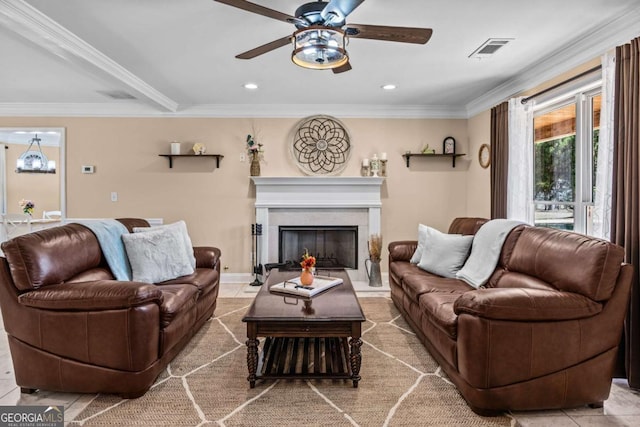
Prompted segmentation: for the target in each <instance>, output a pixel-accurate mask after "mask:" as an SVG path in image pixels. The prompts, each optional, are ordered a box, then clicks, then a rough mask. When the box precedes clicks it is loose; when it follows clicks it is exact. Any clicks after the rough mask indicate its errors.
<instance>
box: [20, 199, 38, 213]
mask: <svg viewBox="0 0 640 427" xmlns="http://www.w3.org/2000/svg"><path fill="white" fill-rule="evenodd" d="M18 204H19V205H20V207H21V208H22V212H24V213H25V214H27V215H31V214H32V213H33V208H35V207H36V205H35V204H34V203H33V202H32V201H31V200H27V199H22V200H20V202H18Z"/></svg>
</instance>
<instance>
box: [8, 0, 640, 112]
mask: <svg viewBox="0 0 640 427" xmlns="http://www.w3.org/2000/svg"><path fill="white" fill-rule="evenodd" d="M254 2H255V3H258V4H261V5H263V6H267V7H269V8H272V9H276V10H278V11H282V12H285V13H288V14H293V13H294V11H295V9H296V8H297V7H298V6H300V5H301V4H302V3H303V2H304V0H271V1H269V0H254ZM347 22H351V23H358V24H375V25H393V26H413V27H427V28H432V29H433V36H432V38H431V40H430V41H429V42H428V43H427V44H426V45H413V44H402V43H393V42H383V41H374V40H365V39H352V40H351V41H350V44H349V45H348V48H347V49H348V51H349V56H350V62H351V64H352V66H353V70H351V71H349V72H346V73H343V74H333V73H332V72H331V71H315V70H307V69H302V68H300V67H297V66H296V65H294V64H293V63H292V62H291V60H290V55H291V49H290V48H289V47H288V46H286V47H283V48H280V49H277V50H275V51H272V52H270V53H267V54H264V55H262V56H259V57H257V58H255V59H251V60H240V59H235V58H234V56H235V55H237V54H239V53H241V52H244V51H246V50H249V49H252V48H254V47H257V46H259V45H262V44H264V43H267V42H270V41H273V40H276V39H278V38H281V37H283V36H286V35H288V34H291V33H292V32H293V31H294V30H295V28H294V27H293V25H291V24H287V23H285V22H281V21H276V20H274V19H270V18H267V17H264V16H259V15H255V14H252V13H249V12H245V11H242V10H239V9H236V8H233V7H230V6H227V5H224V4H221V3H217V2H214V1H213V0H135V1H133V0H110V1H104V0H27V1H22V0H0V53H1V57H2V62H0V115H123V116H127V115H151V116H153V115H167V116H253V117H260V116H267V117H277V116H304V115H307V114H316V113H325V114H338V115H340V116H352V117H358V116H361V117H362V116H363V117H377V116H381V117H382V116H391V117H394V116H395V117H469V116H470V115H473V114H475V113H477V112H480V111H482V110H485V109H487V108H489V107H491V106H492V105H495V104H496V103H498V102H500V101H501V100H503V99H505V98H507V97H509V96H511V95H513V94H515V93H517V92H519V91H521V90H525V89H529V88H531V87H533V86H534V85H537V84H540V83H542V82H543V81H545V80H547V79H549V78H552V77H554V76H557V75H558V74H560V73H562V72H565V71H567V70H570V69H572V68H574V67H576V66H578V65H580V64H582V63H585V62H587V61H589V60H591V59H593V58H596V57H598V56H599V55H600V54H602V53H603V52H604V51H606V50H608V49H610V48H612V47H614V46H616V45H618V44H622V43H624V42H627V41H629V40H630V39H632V38H633V37H636V36H638V35H640V34H638V30H639V29H640V25H639V24H640V1H639V0H563V1H557V0H536V1H526V2H525V1H522V0H520V1H515V0H485V1H469V0H447V1H445V0H401V1H384V0H367V1H365V2H364V3H363V4H362V5H360V7H358V8H357V9H356V10H355V11H354V12H353V13H352V14H351V15H349V17H348V19H347ZM491 37H497V38H513V39H515V40H513V41H512V42H511V43H510V44H509V45H507V46H506V47H504V48H502V49H501V50H500V51H498V53H496V55H494V56H493V57H491V58H487V59H483V60H477V59H470V58H468V56H469V55H470V54H471V53H472V52H473V51H474V50H475V49H476V48H477V47H478V46H480V44H482V43H483V42H485V41H486V40H487V39H488V38H491ZM246 82H255V83H257V84H258V85H259V89H258V90H256V91H248V90H246V89H244V88H243V84H244V83H246ZM386 83H394V84H396V85H397V86H398V88H397V90H395V91H392V92H387V91H383V90H381V88H380V87H381V86H382V85H383V84H386ZM113 90H118V91H124V92H127V93H129V94H131V95H134V96H135V97H136V98H137V99H136V100H118V101H116V100H113V99H111V98H109V97H106V96H104V95H102V94H100V93H99V91H113Z"/></svg>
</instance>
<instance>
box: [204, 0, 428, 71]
mask: <svg viewBox="0 0 640 427" xmlns="http://www.w3.org/2000/svg"><path fill="white" fill-rule="evenodd" d="M214 1H217V2H219V3H224V4H227V5H229V6H233V7H237V8H238V9H242V10H246V11H248V12H252V13H257V14H258V15H262V16H266V17H268V18H272V19H277V20H279V21H284V22H288V23H291V24H294V25H295V26H296V28H297V30H296V31H295V32H294V33H293V34H292V35H289V36H286V37H282V38H280V39H278V40H274V41H272V42H269V43H266V44H264V45H262V46H258V47H256V48H255V49H251V50H248V51H246V52H243V53H241V54H239V55H236V58H238V59H251V58H255V57H256V56H259V55H262V54H264V53H267V52H270V51H272V50H275V49H278V48H280V47H283V46H286V45H288V44H290V43H293V47H294V50H293V53H292V54H291V59H292V61H293V62H294V63H295V64H297V65H300V66H301V67H304V68H312V69H319V70H326V69H331V70H333V72H334V73H336V74H337V73H343V72H345V71H349V70H350V69H351V64H350V63H349V55H348V53H347V51H346V49H345V47H346V40H347V38H352V37H353V38H361V39H373V40H385V41H392V42H401V43H416V44H425V43H426V42H427V41H429V39H430V38H431V34H432V32H433V31H432V30H431V28H411V27H389V26H382V25H362V24H347V23H346V18H347V16H348V15H349V14H350V13H351V12H353V11H354V10H355V8H357V7H358V6H360V4H362V3H363V2H364V0H330V1H328V2H327V1H323V0H318V1H315V2H310V3H305V4H303V5H302V6H300V7H299V8H298V9H296V11H295V16H292V15H288V14H286V13H282V12H278V11H277V10H273V9H269V8H268V7H264V6H260V5H258V4H255V3H251V2H248V1H246V0H214Z"/></svg>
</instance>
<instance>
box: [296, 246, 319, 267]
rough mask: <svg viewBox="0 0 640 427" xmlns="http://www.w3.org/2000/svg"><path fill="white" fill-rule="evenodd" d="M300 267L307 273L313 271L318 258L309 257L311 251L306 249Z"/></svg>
mask: <svg viewBox="0 0 640 427" xmlns="http://www.w3.org/2000/svg"><path fill="white" fill-rule="evenodd" d="M300 266H301V267H302V269H303V270H306V271H311V269H312V268H313V267H315V266H316V257H314V256H313V255H309V251H308V250H307V249H305V250H304V254H302V261H301V262H300Z"/></svg>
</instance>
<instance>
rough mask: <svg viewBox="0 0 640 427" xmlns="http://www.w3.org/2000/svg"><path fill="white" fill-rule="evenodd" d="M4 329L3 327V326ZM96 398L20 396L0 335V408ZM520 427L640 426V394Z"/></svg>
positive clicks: (245, 294)
mask: <svg viewBox="0 0 640 427" xmlns="http://www.w3.org/2000/svg"><path fill="white" fill-rule="evenodd" d="M354 287H355V288H356V292H357V293H358V297H363V298H366V297H388V296H389V288H388V287H387V286H386V285H385V286H384V287H382V288H370V287H368V286H367V284H366V283H355V284H354ZM258 289H259V288H257V287H251V286H248V285H246V284H235V283H223V284H222V285H221V286H220V294H219V297H220V298H253V296H254V295H255V294H256V292H257V291H258ZM0 327H2V325H0ZM93 398H94V395H91V394H78V393H55V392H47V391H42V392H37V393H34V394H32V395H28V394H21V393H20V389H19V388H18V387H17V386H16V383H15V381H14V376H13V365H12V362H11V355H10V354H9V344H8V341H7V336H6V334H4V328H3V327H2V331H1V333H0V406H14V405H64V407H65V419H66V420H67V421H70V420H72V419H73V418H74V417H75V416H76V415H77V414H79V413H80V411H82V409H83V408H84V407H85V406H86V405H87V404H89V402H91V400H92V399H93ZM513 416H514V418H515V420H516V422H517V426H520V427H577V426H582V427H595V426H598V427H600V426H602V427H609V426H616V427H618V426H626V427H633V426H640V392H638V391H633V390H630V389H629V387H628V386H627V383H626V381H622V380H614V383H613V386H612V387H611V395H610V397H609V399H608V400H607V401H606V402H605V404H604V408H599V409H590V408H587V407H585V408H576V409H565V410H557V411H536V412H515V413H513Z"/></svg>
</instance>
